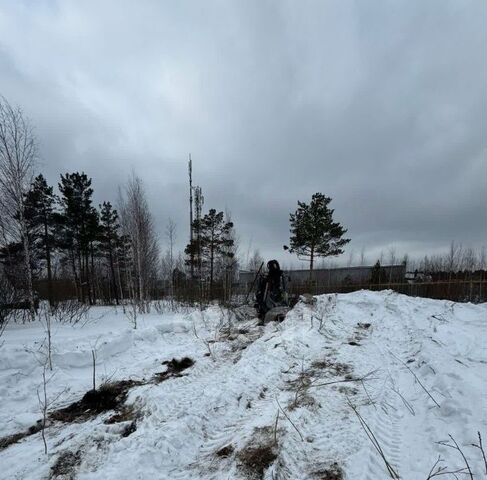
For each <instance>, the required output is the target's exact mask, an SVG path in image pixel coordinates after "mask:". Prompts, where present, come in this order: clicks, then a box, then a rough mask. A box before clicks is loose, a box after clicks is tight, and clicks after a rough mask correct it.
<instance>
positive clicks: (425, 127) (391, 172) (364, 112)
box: [0, 0, 487, 263]
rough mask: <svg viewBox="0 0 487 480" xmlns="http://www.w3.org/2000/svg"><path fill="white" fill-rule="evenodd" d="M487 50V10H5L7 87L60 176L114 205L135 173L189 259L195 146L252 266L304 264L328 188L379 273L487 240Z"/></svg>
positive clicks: (1, 32)
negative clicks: (74, 174) (297, 258)
mask: <svg viewBox="0 0 487 480" xmlns="http://www.w3.org/2000/svg"><path fill="white" fill-rule="evenodd" d="M486 48H487V2H485V1H482V0H472V1H467V0H465V1H462V0H457V1H447V0H438V1H425V0H417V1H412V0H405V1H384V2H382V1H375V0H374V1H363V2H361V1H357V2H348V1H344V0H337V1H334V2H332V1H324V0H323V1H306V0H305V1H297V0H295V1H282V0H279V1H278V0H275V1H265V0H255V1H250V0H240V1H229V0H221V1H209V0H205V1H171V2H170V1H160V0H153V1H150V0H140V1H134V0H132V1H128V0H127V1H124V0H83V1H79V0H59V1H47V0H46V1H41V0H36V1H34V0H29V1H27V0H23V1H22V0H0V94H2V95H4V96H5V97H6V98H7V99H8V100H9V101H10V102H11V103H14V104H19V105H21V106H22V107H23V109H24V112H25V113H26V115H28V116H29V117H30V119H31V120H32V123H33V124H34V125H35V128H36V133H37V137H38V140H39V144H40V152H41V165H40V170H42V172H43V173H44V174H45V175H46V176H47V178H48V180H49V181H50V182H51V183H57V181H58V178H59V174H60V173H64V172H67V171H81V170H83V171H85V172H86V173H87V174H88V175H90V176H92V177H93V186H94V188H95V195H96V200H97V202H100V201H102V200H111V201H112V202H113V201H115V200H116V196H117V187H118V185H119V184H121V183H123V182H124V181H125V179H126V178H127V176H128V175H129V173H130V171H131V170H132V169H134V170H135V172H136V173H137V174H138V175H139V176H140V177H141V178H142V180H143V181H144V183H145V185H146V187H147V192H148V197H149V201H150V204H151V207H152V210H153V213H154V216H155V218H156V223H157V230H158V232H159V233H160V236H161V244H162V246H164V243H165V240H164V226H165V223H166V221H167V219H168V217H169V216H171V217H173V218H174V219H175V221H176V222H177V224H178V232H177V234H178V242H179V245H180V246H181V247H182V246H183V244H184V243H185V242H186V240H187V236H188V226H187V224H188V214H187V210H188V208H187V204H186V197H187V159H188V153H189V152H191V154H192V158H193V163H194V182H195V183H196V184H198V185H200V186H201V187H202V188H203V193H204V196H205V209H207V208H216V209H220V210H224V209H225V208H227V209H228V210H230V211H231V213H232V216H233V219H234V221H235V224H236V228H237V231H238V234H239V236H240V239H241V251H242V253H243V256H245V255H246V251H247V249H248V248H249V244H251V248H252V249H254V248H259V249H260V251H261V253H262V254H263V255H264V256H265V257H277V258H278V259H280V260H285V261H286V262H287V263H289V262H290V261H291V260H292V259H293V257H292V256H291V255H289V254H287V253H284V252H283V250H282V245H283V244H285V243H288V241H289V212H291V211H293V210H294V209H295V208H296V202H297V200H302V201H307V200H309V199H310V198H311V195H312V194H313V193H314V192H317V191H319V192H323V193H325V194H326V195H329V196H331V197H332V198H333V201H332V203H331V206H332V207H334V208H335V216H336V219H337V220H339V221H340V222H341V223H342V224H343V225H344V226H345V227H347V228H348V232H349V236H350V237H351V238H352V242H351V244H350V249H349V250H351V249H354V251H355V256H356V257H358V256H359V254H360V250H361V248H362V247H365V249H366V256H367V259H368V260H369V261H372V260H375V259H376V258H377V256H378V254H379V252H380V251H381V250H384V252H386V251H387V250H388V247H389V246H390V245H395V248H396V251H397V254H398V255H399V254H402V253H404V252H406V251H407V252H409V253H410V254H412V255H420V254H423V253H430V252H434V251H436V250H441V249H445V248H446V247H447V245H448V244H449V242H450V241H451V240H457V241H459V242H463V243H464V244H469V245H472V246H479V245H481V244H482V243H483V242H484V241H486V240H487V208H486V207H487V204H486V193H487V192H486V185H487V50H486ZM486 243H487V242H486Z"/></svg>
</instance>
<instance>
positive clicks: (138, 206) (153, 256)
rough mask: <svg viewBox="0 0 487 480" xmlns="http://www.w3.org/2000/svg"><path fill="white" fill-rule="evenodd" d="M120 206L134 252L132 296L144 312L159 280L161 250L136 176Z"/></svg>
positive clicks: (126, 233)
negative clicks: (152, 290)
mask: <svg viewBox="0 0 487 480" xmlns="http://www.w3.org/2000/svg"><path fill="white" fill-rule="evenodd" d="M120 203H121V205H120V213H121V215H120V217H121V225H122V230H123V233H124V234H125V235H127V237H128V238H129V239H130V248H131V250H132V252H131V253H132V259H133V266H132V267H133V268H132V272H133V282H132V283H133V295H132V296H133V299H135V298H137V300H138V304H139V308H140V309H142V310H144V309H145V306H146V301H147V300H148V299H149V297H150V291H151V287H154V285H155V281H156V278H157V265H158V262H159V247H158V244H157V239H156V236H155V232H154V222H153V218H152V214H151V212H150V210H149V204H148V202H147V198H146V195H145V192H144V188H143V184H142V180H141V179H140V178H139V177H137V176H136V175H135V174H134V173H132V176H131V177H130V178H129V180H128V182H127V184H126V185H125V189H124V190H123V192H122V195H121V200H120Z"/></svg>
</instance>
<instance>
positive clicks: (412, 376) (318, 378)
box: [0, 291, 487, 480]
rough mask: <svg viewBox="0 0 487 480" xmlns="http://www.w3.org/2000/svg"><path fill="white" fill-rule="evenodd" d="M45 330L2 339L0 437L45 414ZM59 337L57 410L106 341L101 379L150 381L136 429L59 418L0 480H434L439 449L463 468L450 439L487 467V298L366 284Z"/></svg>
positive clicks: (102, 322) (21, 328) (86, 381)
mask: <svg viewBox="0 0 487 480" xmlns="http://www.w3.org/2000/svg"><path fill="white" fill-rule="evenodd" d="M43 338H44V333H43V329H42V326H40V325H39V324H27V325H16V324H12V325H10V326H9V327H8V328H7V330H6V332H5V334H4V336H3V337H2V341H3V342H4V343H3V345H2V346H1V347H0V358H1V365H0V437H5V436H7V435H11V434H15V433H19V432H23V431H25V430H26V429H27V428H29V427H30V426H32V425H33V424H35V423H36V421H37V420H38V419H39V418H40V413H39V403H38V398H37V394H36V391H37V389H39V388H40V387H41V383H42V367H41V365H40V364H39V363H38V360H36V358H37V359H40V358H41V356H40V354H39V349H41V350H42V349H43V346H42V342H43ZM52 338H53V347H54V355H53V373H54V376H53V377H52V378H51V380H50V381H49V383H48V385H47V393H48V397H49V398H56V397H57V396H58V395H60V396H59V398H57V400H56V402H55V404H54V405H52V407H51V408H52V409H54V408H60V407H63V406H66V405H68V404H70V403H71V402H74V401H76V400H79V399H80V398H81V397H82V396H83V394H84V393H85V392H87V391H88V390H89V389H90V388H91V384H92V356H91V351H92V350H93V349H94V350H96V356H97V384H100V383H101V382H102V381H106V380H110V381H115V380H127V379H134V380H140V381H141V382H142V384H140V385H138V386H134V387H133V388H132V389H131V390H130V391H129V394H128V397H127V400H126V404H127V405H128V406H131V407H133V408H132V411H133V412H135V417H134V418H136V420H135V425H136V429H135V431H133V432H132V431H130V432H129V433H130V434H127V430H126V427H127V424H128V423H131V422H132V421H133V420H131V419H128V420H127V421H122V422H119V423H110V424H107V423H105V421H106V420H107V419H108V418H110V417H112V416H113V412H106V413H103V414H100V415H98V416H94V417H92V418H88V419H85V420H83V421H79V422H77V423H61V422H52V423H51V424H50V425H49V426H48V428H47V430H46V436H47V444H48V448H49V450H48V454H47V455H45V454H44V447H43V443H42V439H41V435H40V433H35V434H33V435H30V436H27V437H25V438H24V439H23V440H21V441H19V442H18V443H15V444H12V445H10V446H8V447H7V448H5V449H3V450H2V451H0V466H1V468H0V478H2V479H9V480H10V479H46V478H65V479H68V478H77V479H83V480H85V479H127V480H128V479H130V480H132V479H250V478H264V479H290V480H305V479H310V480H311V479H322V480H323V479H324V480H333V479H339V478H346V479H353V480H382V479H387V478H391V476H394V473H393V472H397V474H398V475H399V476H400V478H402V479H404V480H418V479H419V480H422V479H425V480H426V479H427V478H428V473H429V472H430V469H431V468H432V466H433V465H434V464H435V462H436V461H437V459H438V456H440V457H441V459H442V461H441V463H439V464H437V468H438V467H440V468H441V467H446V468H448V470H453V471H454V470H458V469H461V468H463V467H465V464H464V461H463V459H462V456H461V454H460V452H459V451H457V450H455V449H454V448H450V447H448V446H445V445H441V444H439V443H438V442H449V443H450V444H451V445H452V444H453V440H452V439H451V438H450V437H449V435H452V437H453V439H454V440H455V441H456V442H457V443H458V445H459V447H460V448H461V449H462V451H463V453H464V454H465V456H466V457H467V459H468V462H469V465H470V468H471V469H472V472H473V473H474V474H476V475H477V476H476V477H475V478H485V475H486V472H485V466H484V462H483V460H482V455H481V451H480V449H478V448H475V447H473V446H471V444H472V443H478V437H477V432H478V431H480V432H481V433H482V434H483V435H484V438H485V442H486V443H487V404H486V401H485V400H486V397H487V344H486V338H487V305H471V304H455V303H452V302H446V301H435V300H427V299H419V298H411V297H406V296H402V295H398V294H395V293H393V292H390V291H385V292H379V293H377V292H367V291H362V292H356V293H352V294H347V295H338V296H327V295H323V296H320V297H316V299H315V300H314V303H313V304H311V303H299V304H298V305H297V306H296V307H295V308H294V309H293V310H292V311H291V312H290V313H289V314H288V315H287V318H286V319H285V320H284V322H282V323H281V324H274V323H272V324H269V325H266V326H265V327H259V326H257V325H256V322H255V320H253V319H252V320H248V321H244V322H237V321H235V319H234V318H232V316H231V314H230V313H229V312H226V311H222V310H221V309H220V308H218V307H211V308H209V309H207V310H205V311H204V312H200V311H197V310H192V311H186V312H180V313H171V312H167V313H164V314H157V313H155V312H153V313H151V314H147V315H144V316H142V317H140V318H139V322H138V328H137V329H136V330H134V329H133V328H131V325H130V323H129V322H128V320H127V318H126V317H125V316H124V315H123V313H122V311H121V310H120V309H118V311H116V310H115V309H113V308H93V309H92V310H91V312H90V320H89V321H88V323H86V324H85V325H81V324H79V325H77V326H74V327H73V326H69V325H59V324H56V325H53V334H52ZM36 352H37V353H36ZM210 352H211V355H210ZM186 356H188V357H190V358H192V359H193V360H194V362H195V363H194V365H193V366H192V367H190V368H188V369H187V370H184V371H183V372H181V375H182V376H179V377H174V378H168V379H166V380H165V381H162V382H160V383H156V382H154V381H151V379H152V378H153V376H154V374H155V373H157V372H163V371H164V370H165V368H166V366H164V365H162V362H163V361H165V360H171V359H172V358H176V359H180V358H182V357H186ZM48 375H49V376H50V373H48ZM360 379H363V380H360ZM332 382H336V383H332ZM354 409H355V410H356V412H357V413H358V414H359V415H360V416H361V417H362V418H363V420H364V422H365V423H366V425H367V426H368V428H370V431H371V432H372V434H373V435H374V438H376V440H377V442H378V443H379V444H380V448H381V449H382V451H383V454H384V457H385V459H386V460H387V461H388V463H389V464H390V468H391V469H392V470H391V473H388V470H387V468H386V466H385V462H384V460H383V459H382V458H381V456H380V455H379V454H378V452H377V450H376V449H375V448H374V446H373V444H372V442H371V441H370V440H369V438H368V437H367V435H366V432H365V430H364V427H363V426H361V423H360V420H359V416H358V415H357V414H356V413H355V411H354ZM364 426H365V425H364ZM365 428H367V427H365ZM124 432H125V433H124ZM60 459H64V463H63V462H60ZM56 464H57V466H56ZM60 465H61V467H62V468H60ZM53 468H54V469H53ZM340 472H341V473H340ZM340 475H342V476H340ZM444 478H453V477H450V476H445V477H444ZM460 478H469V476H468V475H460Z"/></svg>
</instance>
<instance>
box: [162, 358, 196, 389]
mask: <svg viewBox="0 0 487 480" xmlns="http://www.w3.org/2000/svg"><path fill="white" fill-rule="evenodd" d="M162 364H163V365H166V367H167V368H166V370H165V371H164V372H157V373H156V374H155V375H154V376H153V377H152V381H153V382H155V383H161V382H164V381H165V380H168V379H169V378H178V377H182V376H183V375H182V374H181V372H183V371H184V370H186V369H188V368H190V367H192V366H193V365H194V360H193V359H192V358H189V357H183V358H181V359H180V360H178V359H176V358H173V359H172V360H166V361H165V362H162Z"/></svg>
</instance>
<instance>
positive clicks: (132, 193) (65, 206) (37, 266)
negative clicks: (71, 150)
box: [0, 97, 238, 316]
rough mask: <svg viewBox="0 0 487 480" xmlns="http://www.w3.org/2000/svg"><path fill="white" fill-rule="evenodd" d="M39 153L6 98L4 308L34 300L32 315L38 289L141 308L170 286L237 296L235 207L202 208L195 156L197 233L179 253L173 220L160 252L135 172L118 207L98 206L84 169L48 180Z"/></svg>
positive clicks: (1, 183)
mask: <svg viewBox="0 0 487 480" xmlns="http://www.w3.org/2000/svg"><path fill="white" fill-rule="evenodd" d="M37 158H38V151H37V145H36V141H35V136H34V135H33V133H32V128H31V126H30V124H29V122H28V121H27V120H26V119H25V118H24V115H23V113H22V111H21V109H20V108H14V107H12V106H11V105H10V104H9V103H8V102H7V101H6V100H5V99H4V98H2V97H0V212H1V215H0V286H1V288H0V314H1V313H2V311H3V310H5V309H6V308H7V306H13V308H19V307H21V306H22V307H25V306H27V308H28V309H29V310H30V312H31V314H32V316H33V315H34V314H35V310H36V306H37V304H38V295H37V292H38V291H41V292H43V293H44V292H45V297H46V298H47V299H48V300H49V302H50V304H51V305H53V304H55V303H56V302H57V301H58V300H65V299H70V298H76V299H77V300H78V301H79V302H83V303H87V304H96V303H99V302H100V301H101V302H104V303H116V304H118V303H121V302H125V301H127V300H130V301H132V302H137V305H138V307H139V309H140V310H142V311H143V310H144V309H145V308H146V306H147V304H148V301H149V300H152V299H155V298H160V297H161V296H162V295H165V294H169V295H172V296H175V295H179V296H180V297H184V296H189V297H191V299H199V298H201V297H203V296H204V297H205V299H210V298H213V297H214V296H215V295H221V292H225V295H227V296H228V295H230V294H231V285H232V282H233V281H234V280H235V278H236V274H237V270H238V265H237V255H236V253H237V241H236V235H235V231H234V225H233V222H232V221H231V218H230V214H229V213H228V212H227V213H223V212H218V211H217V210H215V209H210V210H209V211H208V213H206V214H203V204H204V198H203V195H202V189H201V187H198V186H196V187H193V185H192V180H191V163H190V207H191V228H190V231H191V235H190V241H189V243H188V245H187V246H186V249H185V250H184V253H183V252H179V253H177V252H176V251H175V238H176V224H175V223H174V222H173V221H172V220H170V221H169V223H168V226H167V229H166V240H167V245H168V247H167V250H166V252H165V253H164V254H163V255H162V256H161V252H160V245H159V239H158V238H157V235H156V233H155V228H154V221H153V217H152V214H151V211H150V208H149V205H148V201H147V198H146V195H145V190H144V186H143V184H142V181H141V180H140V178H138V177H137V176H136V175H135V174H132V175H131V177H130V178H129V179H128V181H127V182H126V184H125V185H123V186H122V187H121V188H120V189H119V192H120V193H119V198H118V199H117V208H115V207H114V206H113V204H112V203H111V202H110V201H104V202H102V203H101V204H98V205H95V202H94V199H93V195H94V192H93V188H92V179H91V178H90V177H89V176H88V175H87V174H86V173H84V172H70V173H65V174H62V175H60V178H59V182H58V184H57V185H56V186H54V185H49V184H48V182H47V180H46V178H45V177H44V175H42V174H40V173H39V172H38V171H36V165H37ZM193 197H194V202H193ZM198 297H199V298H198Z"/></svg>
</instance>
